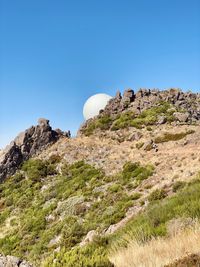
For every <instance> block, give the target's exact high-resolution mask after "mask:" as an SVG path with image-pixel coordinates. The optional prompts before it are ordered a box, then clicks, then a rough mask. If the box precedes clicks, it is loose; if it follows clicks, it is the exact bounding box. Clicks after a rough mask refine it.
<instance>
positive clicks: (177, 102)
mask: <svg viewBox="0 0 200 267" xmlns="http://www.w3.org/2000/svg"><path fill="white" fill-rule="evenodd" d="M161 102H168V103H170V104H172V105H173V106H174V108H175V110H174V114H173V115H174V117H175V118H176V120H177V121H178V122H181V123H185V122H189V123H195V122H197V121H200V94H199V93H196V94H195V93H191V92H187V93H184V92H182V91H181V90H179V89H169V90H165V91H159V90H157V89H153V90H150V89H140V90H139V91H137V92H136V93H135V92H134V91H133V90H132V89H128V90H125V91H124V94H123V96H122V95H121V93H120V92H119V91H118V92H117V94H116V96H115V97H114V98H112V99H111V100H110V101H109V102H108V104H107V106H106V107H105V109H104V110H102V111H101V112H100V114H99V115H98V116H97V117H95V118H93V119H90V120H88V121H86V122H85V123H84V124H83V125H82V126H81V127H80V129H79V133H78V134H79V135H81V134H82V133H84V129H86V128H87V126H88V125H89V124H90V123H91V122H92V121H94V120H96V119H97V118H101V117H103V116H104V115H109V116H111V117H113V116H116V115H119V114H120V113H123V112H126V111H132V112H133V113H134V114H136V115H139V114H141V112H142V111H144V110H146V109H148V108H151V107H153V106H156V105H158V104H159V103H161ZM177 110H178V111H177ZM180 111H181V112H180ZM165 122H166V120H165V117H163V116H162V117H160V118H159V120H158V124H163V123H165Z"/></svg>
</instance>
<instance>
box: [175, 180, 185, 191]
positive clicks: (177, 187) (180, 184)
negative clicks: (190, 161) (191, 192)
mask: <svg viewBox="0 0 200 267" xmlns="http://www.w3.org/2000/svg"><path fill="white" fill-rule="evenodd" d="M185 186H186V182H183V181H177V182H175V183H174V184H173V186H172V190H173V192H177V191H179V190H180V189H182V188H184V187H185Z"/></svg>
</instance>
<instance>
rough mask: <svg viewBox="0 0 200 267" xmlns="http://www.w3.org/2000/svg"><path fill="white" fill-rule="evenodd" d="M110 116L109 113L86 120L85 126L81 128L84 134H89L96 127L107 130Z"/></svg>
mask: <svg viewBox="0 0 200 267" xmlns="http://www.w3.org/2000/svg"><path fill="white" fill-rule="evenodd" d="M111 123H112V118H111V116H110V115H103V116H102V117H99V118H97V119H95V120H91V121H90V122H88V124H87V126H86V128H84V129H83V133H84V134H85V135H86V136H90V135H91V134H93V132H94V131H95V130H96V129H101V130H108V129H109V128H110V126H111Z"/></svg>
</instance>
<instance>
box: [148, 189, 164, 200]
mask: <svg viewBox="0 0 200 267" xmlns="http://www.w3.org/2000/svg"><path fill="white" fill-rule="evenodd" d="M166 196H167V193H166V191H165V190H164V189H156V190H155V191H153V192H152V193H151V194H150V195H149V197H148V200H149V201H155V200H161V199H163V198H165V197H166Z"/></svg>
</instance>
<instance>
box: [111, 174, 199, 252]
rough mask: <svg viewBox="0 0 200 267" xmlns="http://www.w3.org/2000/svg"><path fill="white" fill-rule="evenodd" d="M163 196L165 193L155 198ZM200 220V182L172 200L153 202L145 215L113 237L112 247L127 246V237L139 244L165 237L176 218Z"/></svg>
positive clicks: (128, 224) (195, 181)
mask: <svg viewBox="0 0 200 267" xmlns="http://www.w3.org/2000/svg"><path fill="white" fill-rule="evenodd" d="M155 195H156V196H158V197H156V199H157V198H160V196H163V193H161V194H160V193H159V194H157V193H156V194H154V196H155ZM154 199H155V197H154ZM179 217H185V218H198V219H200V180H199V179H197V180H194V181H193V182H190V183H188V184H187V185H186V186H185V187H184V188H183V189H182V190H181V191H180V192H177V193H176V194H175V195H173V196H172V197H170V198H165V199H161V200H160V201H156V202H155V201H153V202H152V203H151V204H150V205H149V206H148V208H147V209H146V211H145V212H144V213H141V214H139V215H137V216H136V217H135V218H134V219H132V220H131V221H130V222H128V223H127V224H126V225H125V227H124V228H122V229H120V230H119V231H118V232H117V233H115V234H113V236H112V237H111V247H112V248H113V247H116V248H119V247H123V246H126V245H127V239H126V236H127V235H128V236H129V240H130V239H131V238H133V239H134V238H135V239H137V240H138V242H141V243H143V242H146V241H148V240H149V239H151V238H152V237H156V236H165V235H166V234H167V224H168V222H169V221H170V220H172V219H174V218H179Z"/></svg>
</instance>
